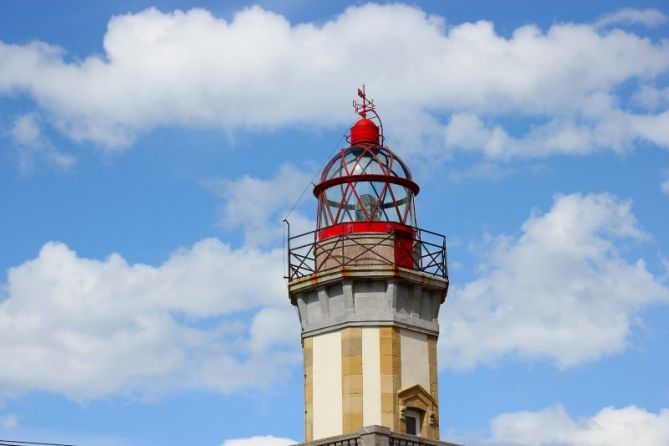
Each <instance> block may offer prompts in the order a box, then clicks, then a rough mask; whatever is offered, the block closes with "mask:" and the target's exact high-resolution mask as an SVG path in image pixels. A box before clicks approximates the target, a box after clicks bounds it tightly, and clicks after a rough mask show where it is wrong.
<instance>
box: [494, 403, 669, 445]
mask: <svg viewBox="0 0 669 446" xmlns="http://www.w3.org/2000/svg"><path fill="white" fill-rule="evenodd" d="M490 425H491V436H490V439H489V441H487V442H486V443H485V444H492V445H504V446H521V445H532V446H540V445H546V446H627V445H630V444H633V445H635V446H656V445H660V444H669V409H662V410H660V411H659V412H658V413H657V414H655V413H653V412H648V411H646V410H644V409H641V408H638V407H636V406H627V407H623V408H621V409H616V408H613V407H606V408H604V409H602V410H601V411H600V412H599V413H597V414H596V415H594V416H593V417H590V418H582V419H573V418H571V417H570V416H569V414H567V413H566V412H565V410H564V409H563V408H562V407H561V406H555V407H549V408H547V409H544V410H542V411H539V412H514V413H507V414H502V415H499V416H497V417H495V418H493V419H492V420H491V422H490Z"/></svg>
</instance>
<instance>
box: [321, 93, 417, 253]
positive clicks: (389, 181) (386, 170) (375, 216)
mask: <svg viewBox="0 0 669 446" xmlns="http://www.w3.org/2000/svg"><path fill="white" fill-rule="evenodd" d="M362 97H363V105H358V104H355V105H357V106H358V110H359V111H358V113H359V114H360V115H361V119H359V120H358V121H357V122H356V123H355V124H354V125H353V127H352V128H351V134H350V138H349V141H350V144H351V145H350V146H349V147H347V148H344V149H342V150H341V151H340V152H339V153H337V154H336V155H335V156H334V158H332V160H330V162H329V163H328V164H327V165H326V166H325V168H324V169H323V173H322V175H321V180H320V183H319V184H317V185H316V186H315V187H314V195H315V196H316V198H318V231H319V238H320V239H321V240H323V239H326V238H329V237H332V236H336V235H341V234H347V233H354V232H394V231H398V230H399V231H404V232H411V228H413V227H415V226H416V215H415V209H414V197H415V196H416V195H417V194H418V191H419V188H418V185H417V184H416V183H414V182H413V180H412V177H411V172H410V171H409V168H408V167H407V166H406V164H405V163H404V162H403V161H402V160H401V159H400V158H399V157H398V156H397V155H396V154H395V153H394V152H393V151H392V150H390V149H389V148H388V147H385V146H383V145H382V142H383V132H382V127H381V125H380V119H378V122H379V125H377V124H376V123H375V122H374V121H372V120H371V119H368V118H367V117H366V114H367V113H370V112H374V109H373V103H371V101H369V100H368V99H367V98H366V97H364V94H363V95H362ZM370 104H371V106H370ZM374 114H375V115H376V113H375V112H374ZM376 116H377V118H378V115H376Z"/></svg>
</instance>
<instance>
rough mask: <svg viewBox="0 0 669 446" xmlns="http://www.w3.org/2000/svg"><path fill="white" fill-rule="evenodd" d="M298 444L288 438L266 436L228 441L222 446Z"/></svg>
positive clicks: (286, 445)
mask: <svg viewBox="0 0 669 446" xmlns="http://www.w3.org/2000/svg"><path fill="white" fill-rule="evenodd" d="M296 443H297V441H294V440H289V439H288V438H279V437H272V436H264V437H251V438H237V439H234V440H226V441H224V442H223V444H222V445H221V446H288V445H291V444H296Z"/></svg>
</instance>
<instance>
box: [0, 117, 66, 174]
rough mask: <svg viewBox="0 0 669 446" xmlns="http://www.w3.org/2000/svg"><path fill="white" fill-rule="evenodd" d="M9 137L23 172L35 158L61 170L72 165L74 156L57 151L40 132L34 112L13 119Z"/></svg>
mask: <svg viewBox="0 0 669 446" xmlns="http://www.w3.org/2000/svg"><path fill="white" fill-rule="evenodd" d="M11 137H12V140H13V141H14V144H15V145H16V149H17V155H18V163H19V167H20V168H21V171H23V172H24V173H26V172H30V171H32V170H33V168H34V165H35V161H36V159H39V160H42V161H45V162H46V163H47V164H49V165H51V166H54V167H56V168H58V169H61V170H67V169H69V168H70V167H72V165H74V162H75V161H74V157H72V156H71V155H68V154H65V153H62V152H60V151H58V149H56V147H54V145H53V144H52V143H51V141H49V139H48V138H47V137H46V136H44V135H43V134H42V131H41V129H40V126H39V119H38V117H37V115H35V114H34V113H29V114H24V115H20V116H18V117H17V118H16V119H15V120H14V123H13V125H12V129H11Z"/></svg>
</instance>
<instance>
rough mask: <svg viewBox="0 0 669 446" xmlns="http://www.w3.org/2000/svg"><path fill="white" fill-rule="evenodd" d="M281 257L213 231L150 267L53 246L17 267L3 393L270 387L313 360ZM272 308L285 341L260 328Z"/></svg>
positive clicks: (4, 305)
mask: <svg viewBox="0 0 669 446" xmlns="http://www.w3.org/2000/svg"><path fill="white" fill-rule="evenodd" d="M281 255H282V253H281V252H280V251H279V250H271V251H260V250H255V249H238V250H235V249H231V248H230V247H229V246H227V245H225V244H223V243H221V242H219V241H218V240H215V239H208V240H203V241H201V242H198V243H196V244H195V245H194V246H192V247H191V248H187V249H181V250H178V251H177V252H175V253H174V254H172V255H171V256H170V258H169V259H167V260H166V261H165V262H164V263H162V264H161V265H159V266H150V265H143V264H128V263H127V262H126V261H125V260H124V259H123V258H122V257H121V256H120V255H118V254H112V255H111V256H109V257H108V258H107V259H105V260H102V261H100V260H94V259H87V258H82V257H79V256H78V255H77V254H76V253H75V252H73V251H72V250H70V249H69V248H68V247H67V246H65V245H63V244H61V243H53V242H51V243H47V244H45V245H44V247H43V248H42V249H41V251H40V253H39V255H38V256H37V257H36V258H35V259H33V260H30V261H27V262H25V263H23V264H21V265H19V266H17V267H14V268H11V269H10V270H9V271H8V280H7V284H6V287H5V289H6V297H5V299H4V300H2V301H0V356H1V357H2V358H4V360H3V366H2V368H0V391H1V393H2V394H4V395H7V394H12V393H21V392H24V391H29V390H45V391H50V392H55V393H59V394H63V395H66V396H68V397H70V398H72V399H77V400H87V399H93V398H100V397H105V396H108V395H117V394H124V395H128V396H133V397H134V396H138V397H153V396H156V395H159V394H161V393H163V392H171V391H175V390H179V389H193V388H194V389H207V390H214V391H220V392H231V391H234V390H237V389H240V388H247V387H259V386H260V387H262V386H266V385H269V384H270V383H271V380H270V379H268V377H273V378H276V379H280V378H281V377H285V376H286V374H288V373H291V371H292V366H294V365H296V364H298V363H299V361H300V359H301V355H300V353H299V323H298V321H297V318H296V317H295V315H294V314H293V313H290V312H289V311H286V309H288V308H289V307H288V306H289V305H290V304H289V302H288V299H287V297H286V290H285V284H284V282H283V280H282V276H283V271H282V262H281ZM268 315H271V319H272V320H271V323H270V324H268V326H269V327H270V328H271V327H273V328H272V329H271V330H270V331H271V332H272V333H274V334H275V339H274V340H271V339H267V338H266V336H265V333H263V331H262V330H258V329H257V325H258V324H259V323H267V319H268V318H267V316H268ZM249 316H250V317H251V318H252V319H253V321H249V320H248V319H249ZM249 327H251V328H249ZM253 327H255V328H253ZM282 330H290V333H282ZM291 337H292V339H293V340H294V342H292V343H291V342H288V341H287V340H288V339H291ZM270 348H271V349H270Z"/></svg>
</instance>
